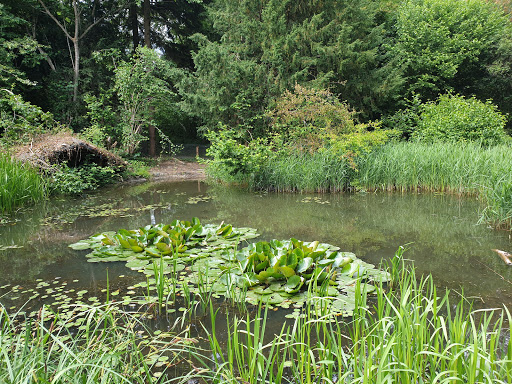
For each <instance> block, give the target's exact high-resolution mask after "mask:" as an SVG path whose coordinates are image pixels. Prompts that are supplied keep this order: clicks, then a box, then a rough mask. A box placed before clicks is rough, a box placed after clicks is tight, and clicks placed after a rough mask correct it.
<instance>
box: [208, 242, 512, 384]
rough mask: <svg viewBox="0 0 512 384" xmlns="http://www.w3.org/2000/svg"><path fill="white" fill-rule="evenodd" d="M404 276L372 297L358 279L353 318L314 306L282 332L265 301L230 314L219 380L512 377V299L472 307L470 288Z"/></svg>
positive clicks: (215, 375)
mask: <svg viewBox="0 0 512 384" xmlns="http://www.w3.org/2000/svg"><path fill="white" fill-rule="evenodd" d="M401 252H402V251H401V250H400V251H399V252H398V256H397V260H400V259H401V257H402V254H401ZM396 276H399V278H398V282H397V284H396V285H395V287H396V288H394V289H393V290H390V291H387V292H386V291H385V290H384V289H381V290H378V294H377V296H376V297H375V298H372V299H370V297H369V296H368V295H367V293H366V292H365V291H364V290H362V286H361V284H357V285H356V293H357V295H356V297H357V302H356V310H355V311H354V316H353V318H352V319H350V320H348V321H343V320H339V321H336V320H333V319H332V317H330V316H329V314H328V313H326V311H325V310H324V311H322V310H321V311H315V310H312V309H311V308H309V309H306V310H305V311H304V313H303V316H302V317H299V318H298V319H296V320H294V321H293V322H292V323H291V324H284V325H283V327H282V328H281V330H280V332H279V333H274V332H272V331H269V330H268V328H267V327H266V324H267V316H268V312H267V311H264V312H262V310H261V307H260V309H259V310H258V312H257V315H256V318H255V319H254V320H250V319H249V318H247V319H240V318H238V317H236V316H235V317H231V318H228V330H229V331H228V334H229V336H228V342H227V345H226V346H224V347H223V346H221V344H220V343H219V342H218V340H217V337H216V336H215V325H213V327H212V331H211V333H210V335H209V338H210V342H211V349H212V351H214V356H217V357H216V364H215V366H214V367H215V368H214V369H213V371H212V372H211V374H210V377H211V379H210V380H211V381H210V382H212V383H235V382H247V383H273V384H279V383H294V384H312V383H345V384H355V383H372V384H384V383H403V384H413V383H414V384H416V383H450V384H455V383H489V384H490V383H512V345H511V343H510V337H511V336H512V331H511V330H510V328H509V327H508V325H505V324H506V323H507V322H510V321H512V316H511V314H510V312H509V310H508V309H507V308H503V309H486V310H478V311H472V309H471V305H470V304H469V303H468V301H467V300H466V299H465V298H464V297H462V298H461V299H460V300H459V301H458V302H457V303H455V304H454V303H452V301H451V299H450V295H449V292H446V293H445V294H440V293H439V292H438V289H437V287H436V286H435V284H434V283H433V282H432V278H431V277H422V278H420V279H419V280H417V277H416V275H415V272H414V270H413V269H400V271H399V272H398V273H397V274H396ZM381 288H383V287H381ZM368 304H369V305H368ZM369 307H370V308H369ZM215 317H216V316H215V314H212V319H213V320H212V321H215ZM268 340H270V341H268Z"/></svg>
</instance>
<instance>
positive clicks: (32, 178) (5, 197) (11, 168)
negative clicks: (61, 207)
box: [0, 153, 46, 213]
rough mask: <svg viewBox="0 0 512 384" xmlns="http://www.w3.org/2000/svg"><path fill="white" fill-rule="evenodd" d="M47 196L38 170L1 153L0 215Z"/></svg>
mask: <svg viewBox="0 0 512 384" xmlns="http://www.w3.org/2000/svg"><path fill="white" fill-rule="evenodd" d="M45 196H46V188H45V183H44V181H43V178H42V177H41V176H40V175H39V174H38V173H37V171H36V169H34V168H33V167H31V166H30V165H28V164H23V163H21V162H19V161H16V160H13V159H12V158H11V157H10V156H9V155H8V154H6V153H0V213H9V212H12V211H13V210H14V209H15V208H17V207H20V206H22V205H24V204H31V203H35V202H37V201H40V200H42V199H44V197H45Z"/></svg>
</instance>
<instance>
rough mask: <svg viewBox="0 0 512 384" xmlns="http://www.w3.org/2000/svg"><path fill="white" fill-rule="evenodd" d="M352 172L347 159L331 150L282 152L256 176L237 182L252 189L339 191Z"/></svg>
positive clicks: (239, 179)
mask: <svg viewBox="0 0 512 384" xmlns="http://www.w3.org/2000/svg"><path fill="white" fill-rule="evenodd" d="M352 173H353V169H351V167H350V166H349V164H348V162H347V161H346V160H345V159H341V158H340V157H339V156H335V155H333V154H332V153H330V152H329V151H327V150H326V151H321V152H315V153H313V154H310V153H298V154H290V153H288V152H283V153H279V154H277V155H276V156H273V157H271V158H270V159H269V161H268V162H266V163H265V164H263V165H262V166H261V167H260V168H259V170H258V172H257V173H253V174H251V175H245V176H239V177H238V179H237V180H232V179H231V180H228V181H231V182H233V181H236V182H237V183H239V184H246V185H248V186H249V187H250V188H251V189H257V190H272V191H280V192H339V191H342V190H344V189H345V188H347V187H348V186H349V184H350V180H351V177H352Z"/></svg>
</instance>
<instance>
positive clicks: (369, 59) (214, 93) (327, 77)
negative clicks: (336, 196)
mask: <svg viewBox="0 0 512 384" xmlns="http://www.w3.org/2000/svg"><path fill="white" fill-rule="evenodd" d="M0 20H1V22H2V28H1V29H0V83H1V84H0V85H1V91H0V92H1V93H0V94H1V98H0V113H1V117H2V122H1V123H0V124H1V126H0V140H1V141H2V143H3V145H4V147H9V146H11V145H13V144H15V141H17V140H18V139H20V138H21V139H22V140H29V139H30V137H31V135H35V134H39V133H41V132H45V131H47V130H51V129H54V128H55V127H60V126H61V125H64V126H69V127H71V128H72V129H73V130H75V132H77V133H80V134H82V135H83V137H85V138H87V139H89V140H91V141H92V142H94V143H95V144H97V145H100V146H103V147H106V148H107V149H110V150H114V151H117V152H118V153H120V154H124V155H128V156H129V157H132V158H133V157H136V156H139V155H140V154H141V153H143V152H144V151H146V150H147V149H148V148H149V150H150V152H151V151H152V148H153V147H154V146H155V144H158V143H156V141H160V145H159V150H160V151H163V150H168V151H170V152H172V151H173V149H174V148H175V147H174V144H173V143H174V142H176V141H191V140H197V135H199V136H202V137H204V138H206V139H208V140H209V141H210V142H211V147H210V150H209V154H210V155H211V160H210V161H209V166H210V173H211V174H212V175H214V176H215V177H217V178H219V179H222V180H224V181H231V182H233V181H234V182H238V183H241V184H248V185H251V186H253V187H256V188H276V189H291V190H295V189H319V190H339V189H343V188H347V187H354V186H355V187H357V185H358V183H357V180H358V179H359V178H358V177H357V176H358V172H359V167H360V166H361V164H363V163H365V162H366V159H368V158H369V157H368V156H369V155H371V154H372V153H373V152H374V151H375V150H376V149H378V148H380V147H381V146H383V145H384V144H386V143H388V142H390V141H394V140H405V141H411V140H413V141H419V142H434V141H452V142H469V141H475V142H478V143H480V144H482V145H484V146H493V145H495V144H500V143H506V142H508V136H507V135H506V133H504V132H506V130H507V129H510V121H509V117H508V113H510V112H512V108H511V107H510V106H511V105H512V103H510V95H511V94H512V66H511V63H512V61H511V60H510V57H511V56H510V51H511V50H510V47H512V38H511V36H512V33H510V32H511V31H512V23H511V17H510V6H509V4H508V2H506V1H505V2H504V1H496V2H493V1H485V0H467V1H462V0H446V1H445V0H404V1H399V0H363V1H358V2H354V1H345V0H343V1H335V0H327V1H295V2H293V1H288V0H287V1H276V0H247V1H244V2H240V1H238V0H203V1H199V0H177V1H173V2H166V1H162V0H159V1H154V2H137V1H131V0H126V1H120V2H114V1H104V2H92V1H84V2H71V3H62V2H58V1H55V0H38V1H32V0H19V1H16V2H15V1H12V0H8V1H5V2H3V4H2V5H1V7H0ZM49 36H58V38H49ZM143 40H144V48H141V45H142V41H143ZM153 132H156V134H153ZM145 141H149V142H150V143H149V145H146V143H145ZM384 148H391V147H390V146H385V147H384ZM384 150H386V149H384ZM365 164H366V163H365ZM407 165H408V164H404V166H407ZM73 172H74V171H73ZM73 172H71V173H66V172H65V173H64V174H67V176H66V177H67V179H66V180H68V181H69V180H71V179H72V178H71V176H69V175H71V174H73ZM77 173H80V172H79V171H77ZM294 174H295V176H293V177H290V175H294ZM283 175H287V176H286V177H283ZM302 175H306V176H305V177H303V180H304V181H301V180H300V179H301V177H302ZM71 184H73V183H71ZM71 184H70V185H71ZM85 184H87V182H86V180H85V179H84V185H85ZM64 189H66V188H64ZM69 189H70V190H76V191H78V190H79V189H80V188H76V187H70V188H69Z"/></svg>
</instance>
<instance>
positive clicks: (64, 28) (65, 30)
mask: <svg viewBox="0 0 512 384" xmlns="http://www.w3.org/2000/svg"><path fill="white" fill-rule="evenodd" d="M38 1H39V4H41V5H42V6H43V8H44V11H45V13H46V14H47V15H48V16H50V18H51V19H52V20H53V21H55V24H57V25H58V26H59V28H60V29H62V32H64V34H65V35H66V37H67V38H68V39H69V40H73V38H72V37H71V35H70V34H69V32H68V30H67V29H66V27H64V26H63V25H62V24H61V22H60V21H59V20H58V19H57V18H56V17H55V16H54V15H53V13H51V12H50V10H49V9H48V7H47V6H46V4H45V3H43V1H42V0H38Z"/></svg>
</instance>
